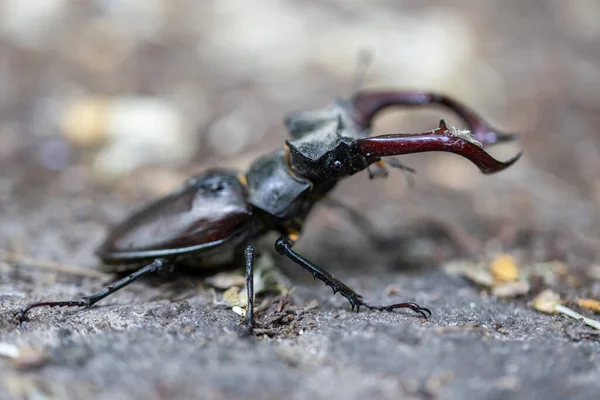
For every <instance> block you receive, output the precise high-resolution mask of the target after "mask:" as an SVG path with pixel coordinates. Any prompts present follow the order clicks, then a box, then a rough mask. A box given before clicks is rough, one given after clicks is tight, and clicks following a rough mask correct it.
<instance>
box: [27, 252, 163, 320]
mask: <svg viewBox="0 0 600 400" xmlns="http://www.w3.org/2000/svg"><path fill="white" fill-rule="evenodd" d="M169 265H170V263H169V262H168V261H167V260H165V259H162V258H157V259H156V260H154V261H152V263H150V264H148V265H146V266H145V267H142V268H140V269H138V270H137V271H135V272H134V273H132V274H130V275H127V276H126V277H125V278H123V279H121V280H119V281H117V282H115V283H113V284H112V285H110V286H108V287H107V288H105V289H103V290H101V291H99V292H97V293H94V294H91V295H89V296H84V297H82V298H81V299H75V300H67V301H42V302H39V303H33V304H30V305H28V306H27V307H24V308H23V309H22V310H21V311H20V312H19V313H18V318H19V323H22V322H24V321H25V320H26V319H27V313H28V312H29V311H31V310H32V309H34V308H38V307H85V308H89V307H91V306H92V305H94V304H95V303H97V302H99V301H100V300H102V299H103V298H105V297H107V296H109V295H111V294H113V293H114V292H116V291H117V290H119V289H122V288H124V287H125V286H127V285H129V284H130V283H132V282H133V281H135V280H137V279H139V278H141V277H143V276H146V275H150V274H153V273H156V272H159V271H161V270H163V269H165V268H169Z"/></svg>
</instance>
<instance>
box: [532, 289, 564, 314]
mask: <svg viewBox="0 0 600 400" xmlns="http://www.w3.org/2000/svg"><path fill="white" fill-rule="evenodd" d="M559 304H560V296H559V295H558V294H557V293H554V292H553V291H552V290H550V289H546V290H544V291H543V292H541V293H540V294H538V295H537V296H536V297H535V299H533V302H532V305H533V308H535V309H536V310H538V311H541V312H543V313H546V314H555V313H556V306H557V305H559Z"/></svg>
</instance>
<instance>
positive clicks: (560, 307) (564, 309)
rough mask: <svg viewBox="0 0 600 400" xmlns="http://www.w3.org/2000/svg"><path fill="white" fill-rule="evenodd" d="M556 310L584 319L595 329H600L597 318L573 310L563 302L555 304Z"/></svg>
mask: <svg viewBox="0 0 600 400" xmlns="http://www.w3.org/2000/svg"><path fill="white" fill-rule="evenodd" d="M554 311H556V312H558V313H561V314H564V315H566V316H568V317H571V318H573V319H578V320H581V321H583V322H584V323H585V324H586V325H588V326H591V327H592V328H594V329H598V330H600V321H596V320H595V319H591V318H588V317H584V316H583V315H581V314H579V313H578V312H576V311H573V310H571V309H570V308H568V307H565V306H563V305H562V304H557V305H555V306H554Z"/></svg>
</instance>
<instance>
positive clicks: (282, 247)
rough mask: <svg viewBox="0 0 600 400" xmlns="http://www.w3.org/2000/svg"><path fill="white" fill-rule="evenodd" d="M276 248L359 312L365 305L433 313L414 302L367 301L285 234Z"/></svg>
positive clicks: (378, 308)
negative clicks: (376, 303)
mask: <svg viewBox="0 0 600 400" xmlns="http://www.w3.org/2000/svg"><path fill="white" fill-rule="evenodd" d="M275 250H276V251H277V253H279V254H281V255H282V256H286V257H287V258H289V259H290V260H292V261H293V262H295V263H296V264H298V265H300V266H301V267H302V268H304V269H305V270H307V271H308V272H310V273H311V274H312V275H313V277H314V278H319V280H321V281H323V282H324V283H325V285H327V286H329V287H331V289H332V290H333V293H334V294H335V293H337V292H339V293H340V294H341V295H342V296H344V297H345V298H346V299H348V301H349V302H350V307H351V308H352V310H354V309H356V311H357V312H358V311H359V310H360V306H365V307H367V308H368V309H370V310H380V311H392V310H395V309H397V308H410V309H411V310H413V311H414V312H416V313H418V314H420V315H421V316H422V317H423V318H425V319H428V318H429V316H430V315H431V311H429V309H427V308H425V307H421V306H420V305H418V304H416V303H412V302H407V303H397V304H391V305H388V306H374V305H371V304H369V303H367V302H365V301H364V300H363V299H362V296H361V295H360V294H358V293H356V292H355V291H354V290H352V289H350V288H349V287H348V286H346V284H344V283H343V282H341V281H340V280H338V279H336V278H335V277H334V276H333V275H331V274H330V273H329V272H327V271H325V270H324V269H323V268H321V267H319V266H317V265H315V264H313V263H312V262H310V261H309V260H307V259H306V258H304V257H302V256H301V255H300V254H298V253H296V252H295V251H294V250H292V242H291V241H290V240H289V239H288V238H286V237H285V236H281V237H280V238H279V239H277V241H276V242H275ZM427 314H429V315H427Z"/></svg>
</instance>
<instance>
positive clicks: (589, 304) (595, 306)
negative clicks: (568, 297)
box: [577, 299, 600, 312]
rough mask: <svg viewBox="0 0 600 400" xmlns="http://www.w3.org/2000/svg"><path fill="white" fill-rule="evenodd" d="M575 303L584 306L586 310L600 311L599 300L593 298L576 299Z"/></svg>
mask: <svg viewBox="0 0 600 400" xmlns="http://www.w3.org/2000/svg"><path fill="white" fill-rule="evenodd" d="M577 305H579V307H581V308H585V309H587V310H592V311H595V312H600V301H598V300H594V299H578V300H577Z"/></svg>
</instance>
